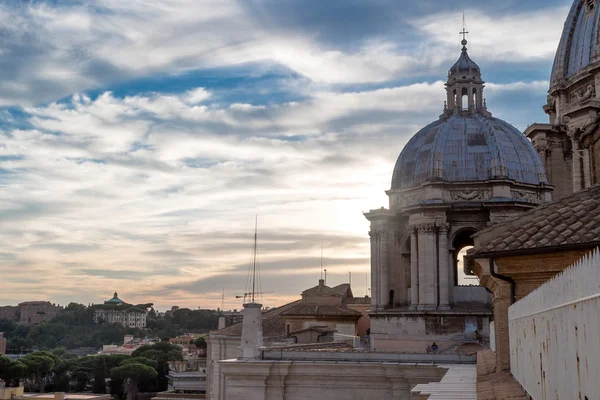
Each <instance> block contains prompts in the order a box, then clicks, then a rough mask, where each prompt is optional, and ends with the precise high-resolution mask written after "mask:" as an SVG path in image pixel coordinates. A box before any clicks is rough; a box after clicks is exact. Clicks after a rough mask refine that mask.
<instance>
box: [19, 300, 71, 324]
mask: <svg viewBox="0 0 600 400" xmlns="http://www.w3.org/2000/svg"><path fill="white" fill-rule="evenodd" d="M62 310H63V308H62V307H60V306H57V305H56V304H52V303H50V302H49V301H26V302H23V303H20V304H19V312H20V313H21V317H20V319H19V323H21V324H39V323H42V322H47V321H50V320H51V319H52V318H54V317H56V316H57V315H58V314H59V313H60V312H61V311H62Z"/></svg>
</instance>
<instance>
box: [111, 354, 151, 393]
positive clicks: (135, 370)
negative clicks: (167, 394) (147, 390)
mask: <svg viewBox="0 0 600 400" xmlns="http://www.w3.org/2000/svg"><path fill="white" fill-rule="evenodd" d="M110 375H111V378H114V379H121V380H123V381H124V382H125V392H126V393H127V400H134V399H135V394H136V393H137V386H138V384H139V383H141V382H144V381H148V380H150V379H154V378H156V375H157V373H156V370H155V369H154V368H152V367H149V366H147V365H144V364H140V363H129V364H127V363H125V364H123V365H121V366H119V367H116V368H113V370H112V371H111V372H110Z"/></svg>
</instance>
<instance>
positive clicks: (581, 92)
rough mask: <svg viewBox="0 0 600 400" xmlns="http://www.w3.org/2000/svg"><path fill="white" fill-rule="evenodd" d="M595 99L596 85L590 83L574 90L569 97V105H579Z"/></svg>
mask: <svg viewBox="0 0 600 400" xmlns="http://www.w3.org/2000/svg"><path fill="white" fill-rule="evenodd" d="M593 97H596V85H594V84H592V83H590V84H588V85H586V86H583V87H579V88H577V89H574V90H573V91H572V92H571V94H570V96H569V101H568V103H569V105H574V104H579V103H582V102H584V101H587V100H590V99H591V98H593Z"/></svg>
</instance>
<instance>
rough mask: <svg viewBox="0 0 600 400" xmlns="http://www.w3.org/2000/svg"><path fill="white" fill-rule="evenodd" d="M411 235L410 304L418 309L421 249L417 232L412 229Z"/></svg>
mask: <svg viewBox="0 0 600 400" xmlns="http://www.w3.org/2000/svg"><path fill="white" fill-rule="evenodd" d="M411 229H412V231H411V234H410V304H411V306H413V307H417V305H418V304H419V248H418V246H417V232H416V230H415V228H414V227H411Z"/></svg>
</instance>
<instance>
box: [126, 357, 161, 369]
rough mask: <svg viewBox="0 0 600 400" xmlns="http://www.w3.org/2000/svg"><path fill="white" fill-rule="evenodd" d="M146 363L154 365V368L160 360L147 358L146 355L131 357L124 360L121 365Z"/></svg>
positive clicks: (150, 365)
mask: <svg viewBox="0 0 600 400" xmlns="http://www.w3.org/2000/svg"><path fill="white" fill-rule="evenodd" d="M135 363H138V364H144V365H147V366H149V367H152V368H154V369H156V368H158V362H157V361H155V360H152V359H150V358H146V357H131V358H128V359H127V360H124V361H123V362H121V365H125V364H135Z"/></svg>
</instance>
